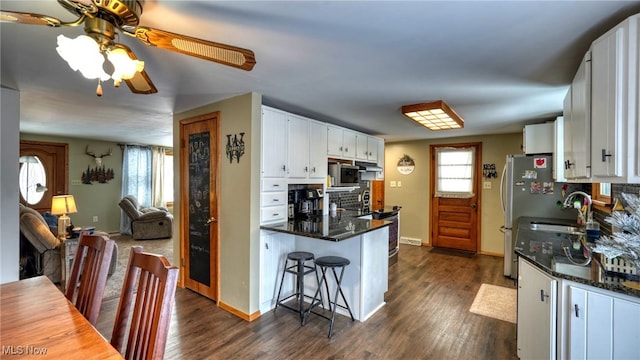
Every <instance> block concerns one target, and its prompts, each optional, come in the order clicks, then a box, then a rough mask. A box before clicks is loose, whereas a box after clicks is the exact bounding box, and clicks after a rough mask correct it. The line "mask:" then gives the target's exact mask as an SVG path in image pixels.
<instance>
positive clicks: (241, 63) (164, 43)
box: [135, 26, 256, 71]
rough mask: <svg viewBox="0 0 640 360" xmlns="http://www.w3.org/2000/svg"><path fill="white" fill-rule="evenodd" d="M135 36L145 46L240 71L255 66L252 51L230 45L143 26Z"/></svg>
mask: <svg viewBox="0 0 640 360" xmlns="http://www.w3.org/2000/svg"><path fill="white" fill-rule="evenodd" d="M135 36H136V37H137V38H138V39H139V40H140V41H142V42H143V43H145V44H147V45H151V46H157V47H159V48H161V49H165V50H170V51H175V52H179V53H182V54H185V55H190V56H195V57H198V58H201V59H204V60H209V61H214V62H217V63H220V64H223V65H228V66H233V67H236V68H238V69H242V70H247V71H251V69H253V66H254V65H255V64H256V59H255V55H254V54H253V51H251V50H247V49H242V48H239V47H235V46H231V45H224V44H220V43H215V42H212V41H207V40H202V39H197V38H193V37H189V36H185V35H180V34H174V33H171V32H168V31H164V30H158V29H152V28H149V27H145V26H138V28H137V29H136V32H135Z"/></svg>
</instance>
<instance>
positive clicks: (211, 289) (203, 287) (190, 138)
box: [180, 113, 220, 300]
mask: <svg viewBox="0 0 640 360" xmlns="http://www.w3.org/2000/svg"><path fill="white" fill-rule="evenodd" d="M219 132H220V124H219V113H211V114H205V115H201V116H197V117H194V118H190V119H185V120H182V121H180V194H181V195H180V199H181V200H180V201H181V205H180V209H181V210H180V215H181V217H180V224H181V229H180V230H181V234H182V236H181V237H180V243H181V244H180V245H181V249H182V251H181V261H180V265H181V272H182V273H183V274H184V286H185V287H186V288H188V289H191V290H193V291H195V292H197V293H199V294H201V295H204V296H206V297H208V298H210V299H212V300H217V299H218V293H219V289H218V273H219V271H218V266H219V261H218V259H219V227H218V221H217V218H218V213H219V209H218V198H219V196H218V183H219V180H218V179H219V177H218V170H219V159H220V156H219V155H220V154H219V151H220V150H219Z"/></svg>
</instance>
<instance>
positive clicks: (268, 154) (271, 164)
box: [261, 107, 287, 178]
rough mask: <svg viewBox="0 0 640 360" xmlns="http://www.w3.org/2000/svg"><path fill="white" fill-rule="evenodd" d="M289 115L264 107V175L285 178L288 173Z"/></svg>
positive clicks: (262, 162)
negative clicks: (287, 130) (287, 139)
mask: <svg viewBox="0 0 640 360" xmlns="http://www.w3.org/2000/svg"><path fill="white" fill-rule="evenodd" d="M286 128H287V115H286V114H284V113H282V112H280V111H275V110H272V109H269V108H265V107H263V108H262V153H261V156H262V161H261V164H262V177H264V178H283V177H285V176H286V174H287V141H286V138H287V132H286Z"/></svg>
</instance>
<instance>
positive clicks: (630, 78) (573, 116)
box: [564, 14, 640, 183]
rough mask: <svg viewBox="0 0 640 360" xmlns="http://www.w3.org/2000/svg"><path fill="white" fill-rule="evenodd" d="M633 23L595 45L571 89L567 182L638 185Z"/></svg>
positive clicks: (638, 77)
mask: <svg viewBox="0 0 640 360" xmlns="http://www.w3.org/2000/svg"><path fill="white" fill-rule="evenodd" d="M639 21H640V14H637V15H634V16H631V17H629V18H627V19H626V20H625V21H623V22H622V23H620V24H619V25H617V26H616V27H614V28H613V29H611V30H610V31H608V32H607V33H605V34H604V35H602V36H601V37H599V38H598V39H596V40H595V41H594V42H593V44H592V45H591V48H590V49H589V52H588V53H587V55H586V56H585V60H584V61H583V62H582V64H581V65H580V68H579V69H578V72H577V74H576V77H575V78H574V80H573V82H572V84H571V89H570V94H571V95H568V97H567V99H566V100H565V113H564V122H565V126H564V140H565V141H564V146H565V152H564V154H565V169H566V170H565V176H566V178H567V179H568V180H570V181H585V182H610V183H637V182H639V181H640V154H639V153H640V147H639V146H640V145H639V144H640V126H639V125H638V121H639V120H640V117H639V112H640V107H639V106H640V104H639V103H640V101H639V96H640V89H639V83H640V61H639V58H640V40H639V39H640V26H639V25H638V22H639ZM589 68H590V69H589ZM569 98H570V99H571V100H570V101H568V99H569ZM585 143H586V148H585Z"/></svg>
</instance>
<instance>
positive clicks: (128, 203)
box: [118, 195, 173, 240]
mask: <svg viewBox="0 0 640 360" xmlns="http://www.w3.org/2000/svg"><path fill="white" fill-rule="evenodd" d="M118 206H120V208H122V210H123V211H124V212H125V214H127V216H128V217H129V218H130V219H131V236H132V237H133V238H134V239H135V240H151V239H165V238H170V237H171V236H172V235H173V215H172V214H171V213H170V212H169V210H168V209H166V208H163V207H142V206H140V203H139V202H138V199H136V197H135V196H133V195H126V196H125V197H123V198H122V200H120V202H119V203H118Z"/></svg>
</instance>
